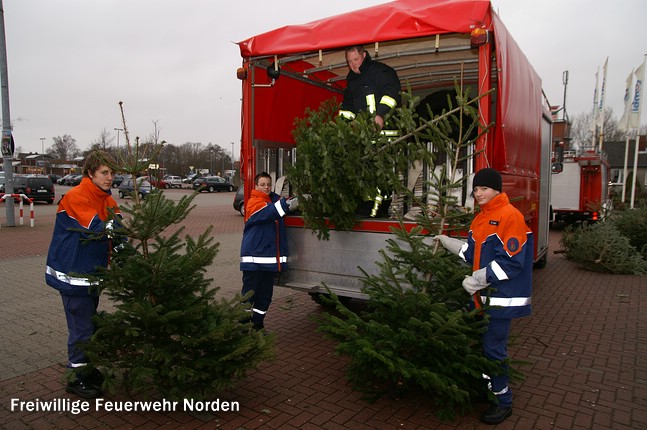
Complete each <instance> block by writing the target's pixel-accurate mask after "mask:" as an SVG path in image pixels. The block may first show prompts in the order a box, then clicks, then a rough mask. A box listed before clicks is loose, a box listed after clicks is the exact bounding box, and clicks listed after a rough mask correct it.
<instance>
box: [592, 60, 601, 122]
mask: <svg viewBox="0 0 647 430" xmlns="http://www.w3.org/2000/svg"><path fill="white" fill-rule="evenodd" d="M599 74H600V68H599V67H598V71H597V72H595V89H594V90H593V111H592V112H591V132H593V133H595V126H596V125H597V124H598V75H599Z"/></svg>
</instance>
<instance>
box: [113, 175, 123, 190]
mask: <svg viewBox="0 0 647 430" xmlns="http://www.w3.org/2000/svg"><path fill="white" fill-rule="evenodd" d="M124 179H126V175H114V176H113V177H112V188H117V187H119V185H121V183H122V182H123V181H124Z"/></svg>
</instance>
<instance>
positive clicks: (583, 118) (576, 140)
mask: <svg viewBox="0 0 647 430" xmlns="http://www.w3.org/2000/svg"><path fill="white" fill-rule="evenodd" d="M603 114H604V122H603V124H604V128H603V131H604V136H603V141H604V142H613V141H617V140H622V139H623V136H624V134H623V133H622V132H621V131H620V130H618V120H617V119H616V117H615V115H614V114H613V109H611V108H606V109H605V110H604V113H603ZM592 117H593V115H592V113H591V112H588V113H585V112H582V113H580V114H578V115H576V116H575V118H573V121H572V124H571V141H572V147H573V149H578V148H579V149H582V148H590V147H591V146H592V145H593V131H592V130H591V122H592V121H593V119H592ZM596 143H597V142H596Z"/></svg>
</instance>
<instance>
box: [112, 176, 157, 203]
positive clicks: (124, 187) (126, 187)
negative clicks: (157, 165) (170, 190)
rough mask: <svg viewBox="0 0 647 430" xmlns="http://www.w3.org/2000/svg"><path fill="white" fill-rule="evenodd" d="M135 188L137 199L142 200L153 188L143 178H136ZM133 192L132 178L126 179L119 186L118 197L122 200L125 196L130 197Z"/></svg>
mask: <svg viewBox="0 0 647 430" xmlns="http://www.w3.org/2000/svg"><path fill="white" fill-rule="evenodd" d="M137 188H138V192H139V198H140V199H144V198H146V196H147V195H148V194H149V193H150V192H151V190H152V189H153V186H152V185H151V183H150V182H148V181H147V180H146V178H145V177H140V178H137ZM134 192H135V187H134V186H133V180H132V178H126V179H124V180H123V182H122V183H121V184H120V185H119V197H121V198H122V199H123V198H124V197H126V196H128V197H130V196H132V195H133V193H134Z"/></svg>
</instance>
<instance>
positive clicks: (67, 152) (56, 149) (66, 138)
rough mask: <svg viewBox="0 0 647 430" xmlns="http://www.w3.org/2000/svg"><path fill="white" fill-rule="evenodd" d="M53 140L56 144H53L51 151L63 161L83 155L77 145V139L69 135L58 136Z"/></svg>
mask: <svg viewBox="0 0 647 430" xmlns="http://www.w3.org/2000/svg"><path fill="white" fill-rule="evenodd" d="M52 139H53V140H54V143H53V144H52V148H51V151H52V152H53V153H55V154H57V155H58V157H59V158H60V159H62V160H70V159H72V158H74V157H76V156H78V155H79V154H80V153H81V151H80V150H79V147H78V146H77V145H76V139H74V138H73V137H72V136H70V135H69V134H64V135H63V136H56V137H53V138H52Z"/></svg>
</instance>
